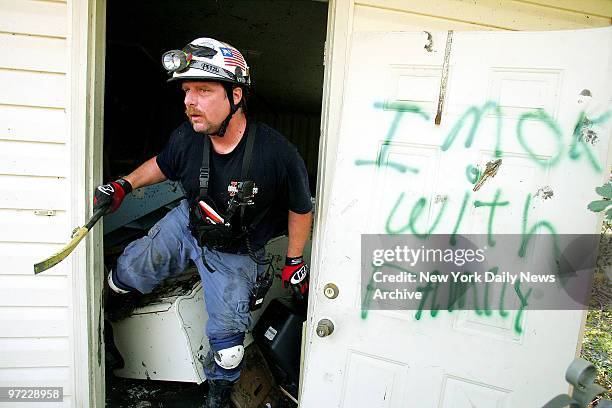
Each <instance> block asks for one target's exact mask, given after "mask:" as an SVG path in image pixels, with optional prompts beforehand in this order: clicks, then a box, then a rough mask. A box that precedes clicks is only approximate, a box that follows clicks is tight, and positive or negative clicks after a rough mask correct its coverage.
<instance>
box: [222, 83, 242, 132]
mask: <svg viewBox="0 0 612 408" xmlns="http://www.w3.org/2000/svg"><path fill="white" fill-rule="evenodd" d="M222 85H223V88H225V94H226V96H227V99H228V101H229V105H230V113H229V114H228V115H227V117H226V118H225V120H224V121H223V122H221V126H220V127H219V131H218V132H217V133H216V136H219V137H223V136H225V131H226V130H227V126H228V125H229V123H230V120H232V117H233V116H234V113H236V111H237V110H238V108H239V107H240V105H241V104H242V100H241V101H240V102H238V105H235V104H234V93H233V87H232V85H231V84H228V83H223V84H222Z"/></svg>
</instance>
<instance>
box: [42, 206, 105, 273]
mask: <svg viewBox="0 0 612 408" xmlns="http://www.w3.org/2000/svg"><path fill="white" fill-rule="evenodd" d="M107 208H108V207H103V208H100V209H98V210H96V212H95V213H94V215H92V217H91V218H90V219H89V221H87V224H85V226H83V227H79V228H76V229H75V230H74V231H73V232H72V239H71V240H70V242H69V243H68V244H67V245H66V246H65V247H64V248H62V249H60V250H59V251H58V252H56V253H55V254H53V255H51V256H50V257H49V258H47V259H45V260H44V261H41V262H39V263H37V264H35V265H34V274H39V273H41V272H43V271H46V270H47V269H49V268H51V267H53V266H55V265H57V264H58V263H60V262H62V261H63V260H64V259H66V257H68V255H70V253H71V252H72V251H73V250H74V248H76V246H77V245H78V244H79V242H81V240H82V239H83V238H85V235H87V233H88V232H89V230H91V229H92V228H93V226H94V225H95V223H96V222H98V220H99V219H100V218H102V216H103V215H104V213H105V212H106V209H107Z"/></svg>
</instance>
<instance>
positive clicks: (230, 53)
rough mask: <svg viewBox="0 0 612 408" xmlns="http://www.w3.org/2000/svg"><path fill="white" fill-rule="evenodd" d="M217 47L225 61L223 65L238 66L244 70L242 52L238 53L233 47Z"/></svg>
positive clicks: (244, 64) (244, 63)
mask: <svg viewBox="0 0 612 408" xmlns="http://www.w3.org/2000/svg"><path fill="white" fill-rule="evenodd" d="M219 49H220V50H221V54H223V61H224V62H225V65H227V66H229V67H240V68H242V69H243V70H246V62H245V61H244V58H243V57H242V54H240V51H238V50H237V49H235V48H224V47H219Z"/></svg>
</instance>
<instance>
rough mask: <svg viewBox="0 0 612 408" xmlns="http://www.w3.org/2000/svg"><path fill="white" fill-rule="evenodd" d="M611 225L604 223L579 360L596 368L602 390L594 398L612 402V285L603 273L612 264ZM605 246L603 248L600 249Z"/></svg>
mask: <svg viewBox="0 0 612 408" xmlns="http://www.w3.org/2000/svg"><path fill="white" fill-rule="evenodd" d="M611 232H612V223H610V222H605V223H604V225H603V228H602V241H603V242H600V252H599V257H598V262H597V272H596V275H595V279H594V285H593V291H592V293H591V302H590V305H589V311H588V313H587V321H586V327H585V331H584V337H583V339H582V350H581V352H580V357H582V358H583V359H585V360H587V361H589V362H591V363H592V364H593V365H594V366H595V367H596V368H597V380H596V383H597V384H599V385H601V386H602V387H604V388H605V389H606V391H605V392H604V393H602V394H600V395H599V396H598V397H597V400H599V399H602V398H605V399H609V400H612V302H611V301H612V282H610V279H609V277H606V275H605V271H606V269H607V268H609V267H610V265H611V264H612V253H611V252H612V248H611V246H610V245H609V241H607V240H608V239H610V236H611V235H610V233H611ZM604 242H607V243H608V244H607V245H602V244H603V243H604Z"/></svg>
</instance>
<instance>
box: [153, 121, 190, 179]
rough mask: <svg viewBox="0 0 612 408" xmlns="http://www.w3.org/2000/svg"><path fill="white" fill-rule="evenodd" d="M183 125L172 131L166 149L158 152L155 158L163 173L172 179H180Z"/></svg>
mask: <svg viewBox="0 0 612 408" xmlns="http://www.w3.org/2000/svg"><path fill="white" fill-rule="evenodd" d="M183 127H184V125H181V126H180V127H178V128H177V129H175V130H174V131H173V132H172V134H171V135H170V139H169V140H168V143H166V146H165V147H164V150H162V152H161V153H160V154H158V155H157V157H156V159H155V160H156V162H157V165H158V166H159V169H160V170H161V171H162V173H164V176H166V177H167V178H168V179H169V180H172V181H176V180H178V179H179V174H180V171H179V168H178V163H180V162H181V160H180V156H181V149H180V146H181V140H182V137H181V136H182V133H183V132H184V129H183Z"/></svg>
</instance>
